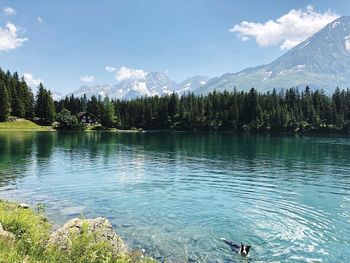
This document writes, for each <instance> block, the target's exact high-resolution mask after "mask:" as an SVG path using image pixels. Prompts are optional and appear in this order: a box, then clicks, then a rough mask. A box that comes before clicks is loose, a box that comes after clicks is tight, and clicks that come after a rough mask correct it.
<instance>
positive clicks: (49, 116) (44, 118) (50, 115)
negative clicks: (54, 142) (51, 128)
mask: <svg viewBox="0 0 350 263" xmlns="http://www.w3.org/2000/svg"><path fill="white" fill-rule="evenodd" d="M55 114H56V113H55V104H54V102H53V99H52V97H51V93H50V92H49V91H47V90H46V89H45V88H44V86H43V85H42V83H40V85H39V90H38V93H37V97H36V107H35V115H36V117H37V118H39V122H40V123H41V124H43V125H51V124H52V123H53V122H54V120H55Z"/></svg>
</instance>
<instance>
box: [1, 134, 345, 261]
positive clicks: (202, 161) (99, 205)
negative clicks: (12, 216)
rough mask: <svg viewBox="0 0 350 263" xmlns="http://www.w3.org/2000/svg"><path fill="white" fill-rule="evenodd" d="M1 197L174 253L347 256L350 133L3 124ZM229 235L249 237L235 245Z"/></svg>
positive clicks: (159, 253)
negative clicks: (132, 130)
mask: <svg viewBox="0 0 350 263" xmlns="http://www.w3.org/2000/svg"><path fill="white" fill-rule="evenodd" d="M0 198H8V199H12V200H16V201H25V202H27V203H30V204H32V205H35V204H37V203H39V202H42V203H44V204H45V205H46V213H47V214H48V215H49V217H50V219H51V220H53V221H54V222H55V224H56V225H59V224H62V223H63V222H65V221H66V220H67V219H69V218H72V217H76V216H80V215H81V213H83V214H84V216H85V217H93V216H104V217H108V218H109V219H110V220H111V222H112V224H113V225H114V227H115V229H116V231H117V232H118V234H120V235H121V236H122V237H123V239H124V240H125V241H126V243H127V244H128V245H129V246H130V247H132V248H138V249H141V248H143V249H145V250H146V253H148V254H149V255H152V256H155V257H157V258H159V259H167V260H168V261H170V262H349V258H350V139H347V138H340V137H335V138H333V137H305V136H303V137H296V136H292V137H288V136H287V137H274V136H255V135H232V134H202V133H169V134H164V133H150V134H115V133H98V132H91V133H40V132H37V133H28V132H26V133H21V132H11V133H9V132H0ZM221 237H224V238H226V239H230V240H234V241H237V242H240V241H242V242H246V243H249V244H251V245H252V250H251V254H250V257H249V258H248V259H243V258H241V257H240V256H238V255H236V254H233V253H232V252H231V251H230V250H229V248H228V247H227V246H226V245H225V244H224V243H223V242H222V241H221V240H220V238H221Z"/></svg>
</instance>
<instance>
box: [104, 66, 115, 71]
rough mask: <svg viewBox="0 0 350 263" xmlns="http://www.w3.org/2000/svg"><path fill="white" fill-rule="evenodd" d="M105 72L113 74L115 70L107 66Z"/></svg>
mask: <svg viewBox="0 0 350 263" xmlns="http://www.w3.org/2000/svg"><path fill="white" fill-rule="evenodd" d="M105 70H106V71H108V72H113V71H115V70H116V68H115V67H110V66H107V67H105Z"/></svg>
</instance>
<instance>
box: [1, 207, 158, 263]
mask: <svg viewBox="0 0 350 263" xmlns="http://www.w3.org/2000/svg"><path fill="white" fill-rule="evenodd" d="M42 210H43V206H42V205H38V211H41V212H42ZM0 224H1V226H2V227H1V228H3V229H1V228H0V263H8V262H26V263H34V262H35V263H44V262H45V263H46V262H53V263H54V262H57V263H58V262H59V263H72V262H91V263H100V262H101V263H102V262H103V263H129V262H130V263H131V262H135V263H136V262H140V263H141V262H149V263H150V262H154V261H153V260H152V259H150V258H143V257H142V256H141V254H140V253H137V252H130V253H121V254H119V255H114V254H113V253H112V247H110V245H109V244H108V243H107V242H103V241H100V242H96V239H95V238H94V237H93V236H92V235H91V234H90V233H88V231H85V232H84V231H83V232H82V234H81V235H78V236H77V237H75V238H74V239H73V240H72V244H71V247H70V249H69V250H67V249H61V248H60V247H57V246H55V245H52V244H50V243H49V239H50V234H51V224H50V223H49V222H48V221H47V219H46V218H45V217H44V216H43V215H42V214H41V213H39V212H34V211H33V210H31V209H24V208H22V207H21V206H19V205H18V204H15V203H11V202H8V201H4V200H0Z"/></svg>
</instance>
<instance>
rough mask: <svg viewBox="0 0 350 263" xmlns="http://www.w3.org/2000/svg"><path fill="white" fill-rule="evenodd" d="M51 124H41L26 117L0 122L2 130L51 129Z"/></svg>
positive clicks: (0, 129)
mask: <svg viewBox="0 0 350 263" xmlns="http://www.w3.org/2000/svg"><path fill="white" fill-rule="evenodd" d="M51 129H52V128H51V126H40V125H37V124H36V123H34V122H31V121H29V120H25V119H14V120H12V121H6V122H0V131H50V130H51Z"/></svg>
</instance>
